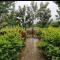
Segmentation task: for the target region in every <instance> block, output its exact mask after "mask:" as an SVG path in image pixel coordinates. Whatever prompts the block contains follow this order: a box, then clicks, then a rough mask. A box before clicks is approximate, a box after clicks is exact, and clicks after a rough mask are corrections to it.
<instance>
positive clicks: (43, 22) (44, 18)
mask: <svg viewBox="0 0 60 60" xmlns="http://www.w3.org/2000/svg"><path fill="white" fill-rule="evenodd" d="M48 4H49V3H48V2H47V3H46V4H43V3H42V2H41V4H40V8H39V9H38V11H37V17H38V18H39V19H40V24H39V22H38V24H39V25H40V27H45V26H47V25H48V21H49V18H50V17H51V11H50V10H49V9H48V8H47V6H48Z"/></svg>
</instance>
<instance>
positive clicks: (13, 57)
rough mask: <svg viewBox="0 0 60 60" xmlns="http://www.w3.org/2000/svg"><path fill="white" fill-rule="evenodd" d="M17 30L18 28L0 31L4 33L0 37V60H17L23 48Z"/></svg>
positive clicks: (7, 28)
mask: <svg viewBox="0 0 60 60" xmlns="http://www.w3.org/2000/svg"><path fill="white" fill-rule="evenodd" d="M19 30H20V29H18V27H15V28H11V27H10V28H9V27H6V28H3V29H1V30H0V32H4V31H5V32H6V33H4V35H0V60H18V56H19V54H20V53H21V49H22V48H23V47H24V41H23V40H22V39H21V37H20V35H19Z"/></svg>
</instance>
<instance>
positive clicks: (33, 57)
mask: <svg viewBox="0 0 60 60" xmlns="http://www.w3.org/2000/svg"><path fill="white" fill-rule="evenodd" d="M36 42H38V39H36V38H27V40H26V47H25V49H24V50H23V53H22V58H21V60H45V59H44V58H43V56H42V54H41V53H39V51H40V50H38V49H37V47H36Z"/></svg>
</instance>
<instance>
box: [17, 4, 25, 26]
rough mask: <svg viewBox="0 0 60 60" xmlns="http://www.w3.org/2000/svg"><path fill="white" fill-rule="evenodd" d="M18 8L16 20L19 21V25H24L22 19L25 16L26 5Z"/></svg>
mask: <svg viewBox="0 0 60 60" xmlns="http://www.w3.org/2000/svg"><path fill="white" fill-rule="evenodd" d="M18 10H19V11H18V12H16V16H17V17H19V18H20V19H19V20H18V23H19V25H20V26H23V27H25V25H24V22H25V21H24V20H25V18H26V7H25V5H24V6H23V7H21V6H19V9H18Z"/></svg>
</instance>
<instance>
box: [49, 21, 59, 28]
mask: <svg viewBox="0 0 60 60" xmlns="http://www.w3.org/2000/svg"><path fill="white" fill-rule="evenodd" d="M50 25H51V26H53V27H59V22H58V21H52V22H51V23H50Z"/></svg>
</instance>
